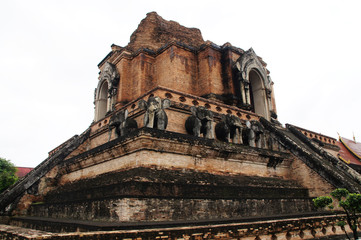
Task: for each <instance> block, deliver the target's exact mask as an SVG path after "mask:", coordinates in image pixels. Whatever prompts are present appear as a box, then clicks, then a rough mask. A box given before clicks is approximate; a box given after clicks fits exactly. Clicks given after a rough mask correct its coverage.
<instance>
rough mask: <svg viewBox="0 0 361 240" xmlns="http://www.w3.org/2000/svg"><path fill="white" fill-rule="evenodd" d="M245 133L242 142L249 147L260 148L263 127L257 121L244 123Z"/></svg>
mask: <svg viewBox="0 0 361 240" xmlns="http://www.w3.org/2000/svg"><path fill="white" fill-rule="evenodd" d="M246 129H247V130H246V131H245V134H244V135H243V138H244V141H245V140H246V142H247V143H248V145H249V146H251V147H258V148H261V147H262V146H263V138H262V135H263V133H264V127H263V126H262V124H261V123H260V122H259V121H255V120H252V121H246Z"/></svg>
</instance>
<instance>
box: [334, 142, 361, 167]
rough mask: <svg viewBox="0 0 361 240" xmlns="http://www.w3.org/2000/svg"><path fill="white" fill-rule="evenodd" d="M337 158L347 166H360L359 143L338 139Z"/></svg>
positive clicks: (360, 150) (360, 146) (360, 145)
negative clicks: (338, 149)
mask: <svg viewBox="0 0 361 240" xmlns="http://www.w3.org/2000/svg"><path fill="white" fill-rule="evenodd" d="M337 146H339V147H340V151H339V152H338V157H339V158H340V159H341V160H343V161H345V162H346V163H348V164H354V165H361V143H358V142H355V141H353V140H349V139H347V138H343V137H340V141H339V142H337Z"/></svg>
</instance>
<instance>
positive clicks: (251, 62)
mask: <svg viewBox="0 0 361 240" xmlns="http://www.w3.org/2000/svg"><path fill="white" fill-rule="evenodd" d="M234 66H235V68H236V71H237V72H238V79H237V80H238V81H239V86H240V87H239V89H238V90H237V91H240V96H241V101H242V103H243V106H244V107H245V108H246V109H248V110H252V111H254V112H255V113H257V114H258V115H260V116H263V117H264V118H266V119H268V120H270V111H271V110H272V109H271V107H272V106H271V92H272V91H271V83H270V80H269V77H268V76H267V72H266V69H265V67H264V66H263V65H262V63H261V61H260V60H259V58H258V56H257V55H256V53H255V52H254V51H253V49H252V48H251V49H249V50H248V51H246V52H245V53H244V54H243V55H242V56H241V57H240V58H239V59H238V60H237V61H236V63H235V65H234Z"/></svg>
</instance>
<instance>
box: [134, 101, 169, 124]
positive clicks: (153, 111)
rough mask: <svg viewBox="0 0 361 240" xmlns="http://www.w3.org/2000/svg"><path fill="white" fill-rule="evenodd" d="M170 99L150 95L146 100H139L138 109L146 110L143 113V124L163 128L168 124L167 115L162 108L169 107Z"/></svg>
mask: <svg viewBox="0 0 361 240" xmlns="http://www.w3.org/2000/svg"><path fill="white" fill-rule="evenodd" d="M170 104H171V102H170V100H169V99H164V100H162V99H161V98H160V97H150V98H149V99H148V101H145V100H140V101H139V103H138V105H139V108H140V109H143V110H146V112H145V114H144V126H145V127H149V128H156V129H160V130H165V129H166V128H167V125H168V117H167V114H166V112H165V111H164V109H166V108H169V107H170Z"/></svg>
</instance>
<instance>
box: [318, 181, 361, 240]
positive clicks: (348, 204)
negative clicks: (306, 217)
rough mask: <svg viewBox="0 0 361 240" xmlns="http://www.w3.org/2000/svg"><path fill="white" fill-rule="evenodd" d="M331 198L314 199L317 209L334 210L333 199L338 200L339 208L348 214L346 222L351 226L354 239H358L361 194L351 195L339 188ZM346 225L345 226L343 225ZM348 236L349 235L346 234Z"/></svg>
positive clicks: (333, 192)
mask: <svg viewBox="0 0 361 240" xmlns="http://www.w3.org/2000/svg"><path fill="white" fill-rule="evenodd" d="M330 194H331V196H332V198H331V197H329V196H321V197H318V198H314V199H313V203H314V205H315V207H316V208H329V209H333V208H334V207H335V206H334V205H333V204H334V201H333V199H336V200H337V202H338V206H339V207H340V208H342V209H343V211H344V212H345V214H346V220H347V223H348V225H349V226H350V228H351V230H352V232H353V235H354V238H355V239H358V234H357V226H358V218H359V217H358V213H361V194H359V193H350V192H349V191H348V190H347V189H345V188H338V189H336V190H334V191H332V192H331V193H330ZM343 225H345V224H343ZM346 234H347V233H346Z"/></svg>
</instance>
